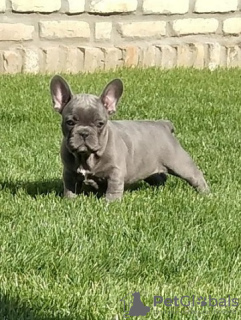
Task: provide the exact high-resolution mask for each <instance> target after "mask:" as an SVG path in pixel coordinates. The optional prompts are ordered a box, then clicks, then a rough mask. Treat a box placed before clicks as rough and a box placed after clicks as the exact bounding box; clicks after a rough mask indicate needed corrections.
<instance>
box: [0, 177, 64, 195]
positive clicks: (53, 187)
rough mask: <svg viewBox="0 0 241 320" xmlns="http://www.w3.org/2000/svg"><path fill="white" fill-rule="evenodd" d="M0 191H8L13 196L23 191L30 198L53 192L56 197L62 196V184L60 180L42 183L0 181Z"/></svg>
mask: <svg viewBox="0 0 241 320" xmlns="http://www.w3.org/2000/svg"><path fill="white" fill-rule="evenodd" d="M0 186H1V189H8V190H9V191H10V192H11V193H12V194H13V195H14V194H17V193H18V191H19V190H21V189H22V190H24V191H25V192H26V193H27V194H29V195H30V196H31V197H36V196H38V195H48V194H49V193H52V192H54V193H55V194H56V196H59V197H62V196H63V183H62V181H61V180H60V179H52V180H43V181H0Z"/></svg>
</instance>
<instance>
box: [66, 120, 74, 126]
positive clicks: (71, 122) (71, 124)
mask: <svg viewBox="0 0 241 320" xmlns="http://www.w3.org/2000/svg"><path fill="white" fill-rule="evenodd" d="M66 124H67V125H68V126H74V121H72V120H67V121H66Z"/></svg>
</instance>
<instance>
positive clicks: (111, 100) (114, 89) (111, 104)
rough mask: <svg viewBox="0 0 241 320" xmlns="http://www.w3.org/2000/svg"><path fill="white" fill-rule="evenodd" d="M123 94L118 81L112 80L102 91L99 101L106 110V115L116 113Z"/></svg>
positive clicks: (121, 84) (121, 85)
mask: <svg viewBox="0 0 241 320" xmlns="http://www.w3.org/2000/svg"><path fill="white" fill-rule="evenodd" d="M122 93H123V83H122V81H121V80H120V79H114V80H112V81H111V82H110V83H108V84H107V86H106V87H105V89H104V90H103V92H102V94H101V96H100V99H101V101H102V103H103V105H104V107H105V108H106V109H107V111H108V114H112V113H114V112H115V111H116V106H117V103H118V101H119V99H120V97H121V95H122Z"/></svg>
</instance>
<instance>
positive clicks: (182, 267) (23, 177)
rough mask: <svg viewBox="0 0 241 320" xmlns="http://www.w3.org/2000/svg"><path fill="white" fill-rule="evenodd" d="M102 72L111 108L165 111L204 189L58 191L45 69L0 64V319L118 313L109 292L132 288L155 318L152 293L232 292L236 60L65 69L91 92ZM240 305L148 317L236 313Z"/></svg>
mask: <svg viewBox="0 0 241 320" xmlns="http://www.w3.org/2000/svg"><path fill="white" fill-rule="evenodd" d="M114 77H120V78H122V80H123V81H124V85H125V92H124V96H123V98H122V101H121V103H120V105H119V109H118V112H117V114H116V115H115V117H114V118H115V119H159V118H163V119H170V120H172V122H173V123H174V125H175V127H176V135H177V137H178V138H179V140H180V141H181V143H182V145H183V146H184V147H185V149H186V150H188V151H189V152H190V154H191V155H192V157H193V158H194V160H195V161H196V163H197V164H198V165H199V167H200V168H201V169H202V171H203V172H204V174H205V177H206V179H207V181H208V183H209V185H210V187H211V189H212V193H211V195H210V196H207V197H205V196H201V195H198V194H197V193H196V192H195V191H193V189H192V188H191V187H190V186H189V185H187V184H186V183H185V182H183V181H181V180H180V179H177V178H174V177H169V179H168V181H167V184H166V187H165V188H164V189H162V188H160V189H155V188H150V187H149V186H148V185H146V184H144V183H141V184H140V185H139V188H138V189H137V190H134V191H126V192H125V194H124V198H123V201H122V202H121V203H118V202H117V203H111V204H110V205H109V206H107V205H106V203H105V201H104V199H99V200H98V199H96V198H95V197H94V196H93V195H91V196H89V197H88V196H83V195H82V196H80V197H79V198H78V199H76V200H73V201H71V200H66V199H63V198H62V182H61V172H62V165H61V161H60V156H59V148H60V141H61V130H60V116H59V115H58V114H57V113H55V112H54V111H53V110H52V104H51V99H50V95H49V81H50V76H40V75H38V76H24V75H17V76H1V77H0V84H1V94H0V119H1V126H0V137H1V145H0V167H1V173H0V189H1V190H0V319H1V320H28V319H32V320H47V319H49V320H57V319H61V320H77V319H81V320H82V319H85V320H88V319H109V320H111V319H117V316H116V315H118V319H122V318H123V304H122V302H120V299H121V298H123V297H124V296H125V295H127V294H128V293H130V292H134V291H139V292H140V293H141V299H142V301H143V302H144V303H145V304H146V305H148V306H150V307H151V312H150V313H149V314H147V316H146V317H143V319H154V318H155V317H154V314H153V310H154V308H153V296H154V295H163V296H164V297H165V298H172V297H174V296H175V295H176V296H178V297H181V296H184V295H195V296H206V297H207V296H208V295H212V297H215V298H217V299H220V298H227V297H228V295H231V296H232V298H235V297H236V298H240V301H239V302H240V303H241V295H240V292H241V291H240V288H241V257H240V252H241V250H240V244H241V188H240V185H241V174H240V163H241V156H240V155H241V149H240V144H241V130H240V125H241V99H240V91H241V90H240V88H241V87H240V83H241V82H240V79H241V70H235V69H233V70H217V71H214V72H210V71H208V70H205V71H195V70H172V71H160V70H156V69H148V70H134V69H133V70H119V71H118V72H117V71H116V72H114V73H97V74H92V75H90V74H89V75H85V74H79V75H77V76H71V75H68V76H66V79H67V80H68V81H69V83H70V84H71V87H72V89H73V91H74V92H89V93H97V94H98V93H100V92H101V90H102V89H103V87H104V86H105V84H106V83H107V82H108V81H109V80H111V79H112V78H114ZM240 308H241V306H239V307H238V308H237V313H236V314H233V315H232V316H229V315H228V316H227V314H224V315H217V314H216V315H215V314H212V315H211V314H210V315H208V316H207V315H200V316H199V318H197V317H195V316H194V315H189V316H187V315H181V314H180V313H179V314H176V315H175V314H174V313H173V314H169V315H168V314H166V315H165V316H159V317H156V319H227V318H229V319H240V314H241V310H240ZM163 309H165V310H169V309H168V307H164V308H163ZM182 309H184V308H182ZM224 309H225V308H224ZM227 309H228V308H227ZM172 310H174V309H172ZM175 310H177V308H175ZM198 310H201V308H200V307H199V309H198ZM209 310H210V308H209ZM219 310H220V308H219ZM225 310H226V309H225ZM173 312H174V311H173Z"/></svg>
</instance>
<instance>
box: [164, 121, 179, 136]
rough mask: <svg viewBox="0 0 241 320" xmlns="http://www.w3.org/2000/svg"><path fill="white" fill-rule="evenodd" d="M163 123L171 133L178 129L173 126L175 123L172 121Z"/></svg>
mask: <svg viewBox="0 0 241 320" xmlns="http://www.w3.org/2000/svg"><path fill="white" fill-rule="evenodd" d="M162 121H163V124H164V126H165V127H166V128H167V129H168V130H170V132H171V133H174V132H175V130H176V129H175V127H174V125H173V123H172V122H171V121H169V120H162Z"/></svg>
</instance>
